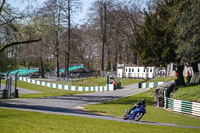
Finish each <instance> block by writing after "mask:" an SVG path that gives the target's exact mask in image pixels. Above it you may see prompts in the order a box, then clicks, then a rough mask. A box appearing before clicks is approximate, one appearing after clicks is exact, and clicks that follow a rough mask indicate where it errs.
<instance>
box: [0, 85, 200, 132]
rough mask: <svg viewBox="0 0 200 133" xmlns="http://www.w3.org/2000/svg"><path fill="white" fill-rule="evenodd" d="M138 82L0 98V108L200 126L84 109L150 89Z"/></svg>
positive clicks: (161, 124) (160, 124)
mask: <svg viewBox="0 0 200 133" xmlns="http://www.w3.org/2000/svg"><path fill="white" fill-rule="evenodd" d="M137 88H138V86H137V84H133V85H128V86H126V87H125V88H124V89H119V90H115V91H110V92H97V93H89V94H79V95H71V96H57V97H50V98H23V99H9V100H0V108H11V109H17V110H25V111H34V112H41V113H50V114H58V115H71V116H79V117H87V118H93V119H104V120H112V121H118V122H129V123H138V124H148V125H158V126H170V127H182V128H196V129H200V127H193V126H183V125H176V124H169V123H156V122H147V121H138V122H137V121H133V120H123V119H122V118H118V117H112V116H106V115H100V114H94V113H93V112H89V111H84V110H82V109H83V107H82V106H84V105H87V104H96V103H101V102H106V101H110V100H114V99H119V98H122V97H126V96H130V95H134V94H138V93H141V92H145V91H147V90H148V89H137Z"/></svg>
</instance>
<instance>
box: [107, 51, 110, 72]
mask: <svg viewBox="0 0 200 133" xmlns="http://www.w3.org/2000/svg"><path fill="white" fill-rule="evenodd" d="M107 71H111V54H110V50H109V49H108V66H107Z"/></svg>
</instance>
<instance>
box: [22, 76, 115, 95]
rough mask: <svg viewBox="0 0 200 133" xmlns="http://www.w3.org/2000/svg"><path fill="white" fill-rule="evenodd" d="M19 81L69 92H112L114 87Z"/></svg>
mask: <svg viewBox="0 0 200 133" xmlns="http://www.w3.org/2000/svg"><path fill="white" fill-rule="evenodd" d="M19 80H21V81H25V82H28V83H32V84H37V85H41V86H46V87H51V88H57V89H64V90H69V91H98V92H102V91H113V90H114V86H113V84H107V85H106V86H90V87H83V86H70V85H62V84H54V83H48V82H44V81H37V80H34V79H29V78H26V77H19Z"/></svg>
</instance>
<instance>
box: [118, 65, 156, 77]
mask: <svg viewBox="0 0 200 133" xmlns="http://www.w3.org/2000/svg"><path fill="white" fill-rule="evenodd" d="M117 77H118V78H123V77H124V78H154V77H155V67H144V66H135V65H127V66H120V67H118V68H117Z"/></svg>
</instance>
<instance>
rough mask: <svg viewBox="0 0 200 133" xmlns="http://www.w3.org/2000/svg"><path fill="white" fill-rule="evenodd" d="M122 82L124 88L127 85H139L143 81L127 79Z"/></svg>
mask: <svg viewBox="0 0 200 133" xmlns="http://www.w3.org/2000/svg"><path fill="white" fill-rule="evenodd" d="M120 81H121V86H122V87H124V86H126V85H130V84H136V83H139V82H141V81H143V80H142V79H127V78H123V79H120Z"/></svg>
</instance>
